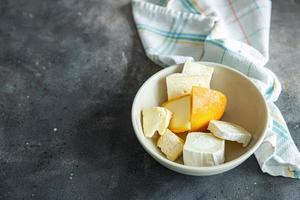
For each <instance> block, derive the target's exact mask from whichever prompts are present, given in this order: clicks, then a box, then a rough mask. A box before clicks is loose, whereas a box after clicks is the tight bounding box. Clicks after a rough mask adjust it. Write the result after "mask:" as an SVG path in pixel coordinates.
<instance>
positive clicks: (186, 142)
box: [142, 61, 251, 167]
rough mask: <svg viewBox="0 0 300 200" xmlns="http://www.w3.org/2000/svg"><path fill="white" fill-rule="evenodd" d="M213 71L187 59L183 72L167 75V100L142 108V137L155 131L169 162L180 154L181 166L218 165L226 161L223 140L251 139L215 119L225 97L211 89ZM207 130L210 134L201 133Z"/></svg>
mask: <svg viewBox="0 0 300 200" xmlns="http://www.w3.org/2000/svg"><path fill="white" fill-rule="evenodd" d="M213 71H214V70H213V68H211V67H207V66H204V65H201V64H199V63H196V62H191V61H188V62H186V63H185V64H184V67H183V71H182V73H175V74H171V75H169V76H167V77H166V83H167V94H168V101H166V102H164V103H163V104H162V107H152V108H144V109H143V110H142V116H143V120H142V121H143V130H144V134H145V136H146V137H148V138H152V137H153V136H154V135H155V133H156V132H158V134H159V135H160V136H159V138H158V140H157V146H158V148H160V150H161V152H162V153H163V154H165V156H166V157H167V159H169V160H171V161H175V160H177V159H178V158H179V157H180V156H181V155H183V162H184V165H189V166H198V167H203V166H215V165H219V164H222V163H224V161H225V140H231V141H236V142H239V143H242V144H243V147H246V146H247V145H248V144H249V142H250V140H251V134H250V133H249V132H248V131H246V130H245V129H243V128H242V127H240V126H238V125H235V124H232V123H229V122H223V121H218V120H220V119H221V117H222V116H223V114H224V112H225V110H226V105H227V98H226V96H225V95H224V94H223V93H221V92H219V91H216V90H213V89H210V81H211V78H212V75H213ZM208 130H209V131H210V132H211V133H205V132H200V131H208ZM189 132H190V133H189Z"/></svg>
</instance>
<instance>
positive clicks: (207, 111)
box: [191, 86, 227, 131]
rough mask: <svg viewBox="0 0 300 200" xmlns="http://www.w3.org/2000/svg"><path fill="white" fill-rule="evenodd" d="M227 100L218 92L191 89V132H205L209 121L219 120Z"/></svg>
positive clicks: (198, 88) (196, 88)
mask: <svg viewBox="0 0 300 200" xmlns="http://www.w3.org/2000/svg"><path fill="white" fill-rule="evenodd" d="M226 104H227V98H226V96H225V95H224V94H222V93H221V92H219V91H216V90H212V89H208V88H201V87H195V86H194V87H193V88H192V111H191V123H192V131H205V130H206V129H207V126H208V123H209V121H210V120H219V119H221V117H222V116H223V114H224V112H225V108H226Z"/></svg>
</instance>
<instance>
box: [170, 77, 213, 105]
mask: <svg viewBox="0 0 300 200" xmlns="http://www.w3.org/2000/svg"><path fill="white" fill-rule="evenodd" d="M166 82H167V93H168V100H170V99H174V98H177V97H180V96H183V95H186V94H190V93H191V90H192V87H193V86H200V87H205V88H209V84H210V82H209V81H207V79H204V78H203V77H201V76H198V75H188V74H181V73H175V74H171V75H169V76H167V78H166Z"/></svg>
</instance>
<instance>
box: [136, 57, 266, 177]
mask: <svg viewBox="0 0 300 200" xmlns="http://www.w3.org/2000/svg"><path fill="white" fill-rule="evenodd" d="M197 63H200V64H203V65H205V64H208V65H214V66H216V67H221V68H225V69H227V70H230V71H232V72H233V73H236V74H239V75H240V76H242V77H243V78H245V79H246V80H247V81H248V82H250V83H251V85H253V86H254V88H255V89H256V90H257V92H258V95H259V96H260V98H261V99H262V100H263V110H264V112H265V113H266V120H265V121H266V123H265V125H264V127H263V131H262V134H261V136H260V137H259V138H258V140H257V142H256V143H255V144H254V145H253V146H252V147H251V148H250V149H249V150H248V151H247V152H245V153H244V154H242V155H241V156H239V157H237V158H235V159H233V160H231V161H228V162H225V163H222V164H220V165H216V166H209V167H196V166H188V165H183V164H179V163H177V162H173V161H170V160H168V159H167V158H166V157H163V156H161V155H160V154H158V153H157V152H155V151H154V150H151V149H150V148H148V147H147V146H146V145H145V144H144V142H143V139H144V138H142V137H145V136H144V134H143V133H142V134H138V133H139V132H140V130H139V129H138V126H137V124H136V120H135V119H136V117H135V114H134V111H135V107H136V104H137V97H138V96H139V95H140V94H141V91H143V88H144V87H145V85H147V84H148V83H149V82H151V81H152V80H153V79H154V78H156V77H157V76H158V75H159V74H160V73H162V72H163V71H166V70H169V68H175V67H178V65H181V64H183V63H180V64H175V65H171V66H169V67H166V68H163V69H161V70H159V71H158V72H156V73H155V74H153V75H152V76H151V77H149V78H148V79H147V80H146V81H145V82H144V83H143V84H142V86H141V87H140V88H139V90H138V91H137V93H136V95H135V97H134V100H133V103H132V108H131V122H132V126H133V129H134V132H135V135H136V137H137V139H138V141H139V143H140V144H141V145H142V147H143V148H144V149H145V150H146V152H147V153H149V154H150V155H151V156H152V157H153V158H154V159H155V160H159V161H161V162H164V163H165V164H167V165H170V166H172V167H174V168H180V169H183V170H188V171H193V172H207V173H209V172H215V171H221V170H224V169H226V168H229V167H232V166H235V165H236V164H237V165H239V164H241V163H242V162H243V161H245V160H246V159H248V158H249V157H250V156H251V155H252V154H253V153H254V152H255V151H256V150H257V149H258V147H259V146H260V145H261V144H262V142H263V139H264V138H265V136H266V132H267V128H268V124H269V115H268V106H267V103H266V100H265V98H264V97H263V95H262V94H261V92H260V91H259V89H258V88H257V86H256V85H255V84H254V83H253V82H252V81H251V80H250V79H249V78H248V77H247V76H246V75H244V74H243V73H241V72H239V71H237V70H236V69H233V68H231V67H229V66H227V65H223V64H220V63H214V62H201V61H200V62H197ZM239 161H241V162H240V163H239Z"/></svg>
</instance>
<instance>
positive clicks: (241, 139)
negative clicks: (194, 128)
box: [208, 120, 252, 147]
mask: <svg viewBox="0 0 300 200" xmlns="http://www.w3.org/2000/svg"><path fill="white" fill-rule="evenodd" d="M208 130H210V131H211V132H212V133H213V134H214V135H215V136H216V137H218V138H221V139H224V140H230V141H236V142H238V143H242V144H243V147H246V146H247V145H248V144H249V142H250V141H251V137H252V135H251V134H250V133H249V132H248V131H247V130H245V129H244V128H243V127H240V126H238V125H236V124H233V123H229V122H224V121H218V120H211V121H210V122H209V125H208Z"/></svg>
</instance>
